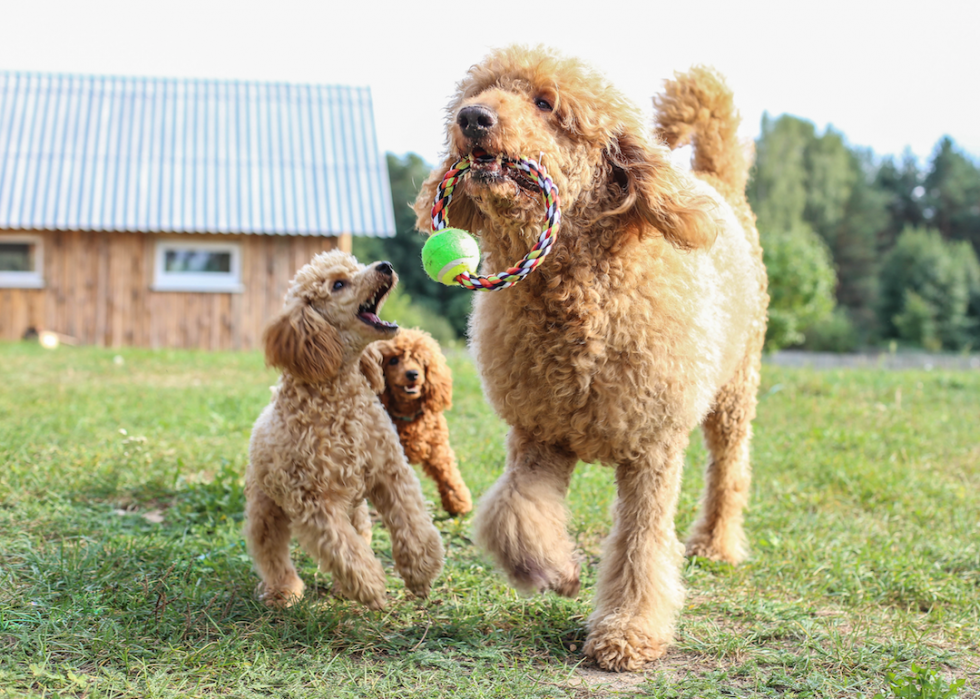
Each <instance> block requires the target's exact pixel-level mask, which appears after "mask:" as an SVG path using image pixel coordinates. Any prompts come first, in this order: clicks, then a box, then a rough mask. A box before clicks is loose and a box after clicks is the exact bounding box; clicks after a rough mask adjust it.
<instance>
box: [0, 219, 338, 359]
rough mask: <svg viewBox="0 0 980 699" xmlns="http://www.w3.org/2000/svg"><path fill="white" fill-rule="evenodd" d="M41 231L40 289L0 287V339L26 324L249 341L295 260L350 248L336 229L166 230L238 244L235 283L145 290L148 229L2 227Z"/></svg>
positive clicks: (98, 335) (238, 345)
mask: <svg viewBox="0 0 980 699" xmlns="http://www.w3.org/2000/svg"><path fill="white" fill-rule="evenodd" d="M4 233H9V234H11V235H16V234H23V233H31V234H32V235H40V236H41V237H42V238H43V246H44V283H45V288H43V289H2V288H0V339H2V340H16V339H19V338H21V337H22V336H23V334H24V331H25V330H26V329H27V328H29V327H33V328H36V329H38V330H53V331H55V332H58V333H62V334H64V335H69V336H71V337H74V338H76V339H77V340H78V341H79V342H81V343H82V344H90V345H100V346H105V347H123V346H137V347H151V348H162V347H180V348H188V349H191V348H195V349H209V350H226V349H235V350H248V349H255V348H258V347H259V343H260V340H261V336H262V329H263V328H264V327H265V324H266V322H267V321H268V320H269V319H270V318H271V317H272V316H273V315H274V314H275V313H276V312H277V311H278V310H279V309H280V308H281V306H282V299H283V295H284V294H285V293H286V287H287V285H288V284H289V280H290V279H291V278H292V276H293V274H295V272H296V270H297V269H299V268H300V267H301V266H302V265H304V264H306V263H307V262H308V261H309V260H310V258H312V257H313V255H315V254H316V253H318V252H322V251H324V250H330V249H333V248H335V247H340V248H342V249H346V250H348V251H349V250H350V245H351V240H350V236H349V235H342V236H340V237H339V238H322V237H303V236H278V235H182V236H169V237H170V238H177V239H187V240H193V241H195V242H211V241H218V242H229V241H234V242H237V243H238V244H240V245H241V255H242V257H241V266H242V284H243V286H244V287H245V289H244V291H242V292H241V293H192V292H160V291H153V290H152V289H151V288H150V286H151V284H152V283H153V259H154V243H155V242H156V241H157V240H159V239H160V238H161V236H158V235H155V234H147V233H104V232H91V231H42V232H38V231H0V240H2V239H3V236H4Z"/></svg>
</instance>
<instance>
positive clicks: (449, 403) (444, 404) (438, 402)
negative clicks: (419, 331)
mask: <svg viewBox="0 0 980 699" xmlns="http://www.w3.org/2000/svg"><path fill="white" fill-rule="evenodd" d="M425 344H426V350H427V351H426V354H427V359H428V361H427V363H426V368H425V387H424V388H423V389H422V392H423V395H422V404H423V408H424V409H425V410H426V411H428V412H432V413H437V412H441V411H443V410H449V409H450V408H451V407H453V375H452V372H451V371H449V365H447V364H446V358H445V357H444V356H443V354H442V350H441V349H439V344H438V343H437V342H436V341H435V340H433V339H431V338H426V343H425Z"/></svg>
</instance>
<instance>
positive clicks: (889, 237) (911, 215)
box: [874, 150, 925, 252]
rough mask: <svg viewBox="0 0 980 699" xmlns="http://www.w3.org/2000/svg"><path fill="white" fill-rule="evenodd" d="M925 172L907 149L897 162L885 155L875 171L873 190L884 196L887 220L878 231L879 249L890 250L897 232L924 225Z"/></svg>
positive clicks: (896, 238)
mask: <svg viewBox="0 0 980 699" xmlns="http://www.w3.org/2000/svg"><path fill="white" fill-rule="evenodd" d="M924 179H925V174H924V173H923V172H922V171H921V170H920V169H919V161H918V160H917V159H916V157H915V155H914V154H913V153H912V151H910V150H906V151H905V153H904V155H903V156H902V162H901V164H896V162H895V159H894V158H893V157H892V156H887V157H885V158H884V159H883V160H882V161H881V164H880V165H879V166H878V170H877V172H876V173H875V179H874V189H875V190H876V191H877V192H879V193H880V195H881V196H883V197H884V198H885V209H886V211H887V214H888V220H887V222H886V223H885V225H884V227H883V228H882V229H881V230H880V231H879V232H878V249H879V250H880V251H882V252H887V251H888V250H891V249H892V247H893V246H894V245H895V241H896V240H898V236H899V234H900V233H901V232H902V231H903V230H905V229H906V228H907V227H909V226H913V227H915V226H922V225H924V224H925V214H924V212H923V203H922V198H923V195H924V194H925V188H924V187H923V186H922V183H923V180H924Z"/></svg>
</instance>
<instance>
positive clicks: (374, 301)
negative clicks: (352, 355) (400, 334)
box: [357, 281, 398, 331]
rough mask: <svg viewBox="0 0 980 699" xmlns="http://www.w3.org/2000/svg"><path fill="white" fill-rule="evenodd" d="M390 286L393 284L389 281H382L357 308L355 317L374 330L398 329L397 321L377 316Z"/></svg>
mask: <svg viewBox="0 0 980 699" xmlns="http://www.w3.org/2000/svg"><path fill="white" fill-rule="evenodd" d="M392 286H393V284H392V282H390V281H387V282H383V283H382V284H381V286H379V287H378V288H377V289H376V290H375V292H374V294H373V295H372V296H371V298H369V299H368V300H366V301H365V302H364V303H362V304H361V305H360V306H359V307H358V309H357V317H358V318H360V319H361V320H362V321H364V322H365V323H367V324H368V325H370V326H371V327H372V328H374V329H375V330H381V331H389V330H397V329H398V323H393V322H391V321H387V320H381V319H380V318H379V317H378V313H379V312H380V311H381V307H382V306H383V305H384V302H385V299H386V298H388V292H389V291H391V287H392Z"/></svg>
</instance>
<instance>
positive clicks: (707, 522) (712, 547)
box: [687, 353, 759, 563]
mask: <svg viewBox="0 0 980 699" xmlns="http://www.w3.org/2000/svg"><path fill="white" fill-rule="evenodd" d="M758 357H759V355H758V353H755V354H751V353H750V355H749V356H748V357H747V358H746V360H745V361H744V363H743V365H742V368H741V369H740V370H739V371H738V373H736V375H735V377H734V378H733V379H732V380H731V381H729V382H728V384H726V385H725V386H724V387H723V388H722V389H721V390H720V391H719V392H718V396H717V397H716V399H715V405H714V408H713V409H712V411H711V412H710V413H709V414H708V416H707V417H706V418H705V419H704V422H703V423H702V425H701V428H702V431H703V432H704V440H705V443H706V444H707V446H708V450H709V451H710V452H711V460H710V461H709V462H708V467H707V469H706V471H705V479H704V480H705V483H704V497H703V500H702V503H701V515H700V517H699V518H698V520H697V521H696V522H695V523H694V525H693V526H692V527H691V531H690V533H689V535H688V538H687V555H688V556H701V557H704V558H709V559H711V560H715V561H726V562H728V563H740V562H741V561H743V560H745V557H746V555H747V553H748V552H747V547H746V544H745V534H744V532H743V530H742V510H743V508H744V507H745V505H746V503H747V502H748V499H749V485H750V483H751V480H752V467H751V464H750V462H749V443H750V441H751V439H752V420H753V418H754V417H755V406H756V392H757V391H758V388H759V358H758Z"/></svg>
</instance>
